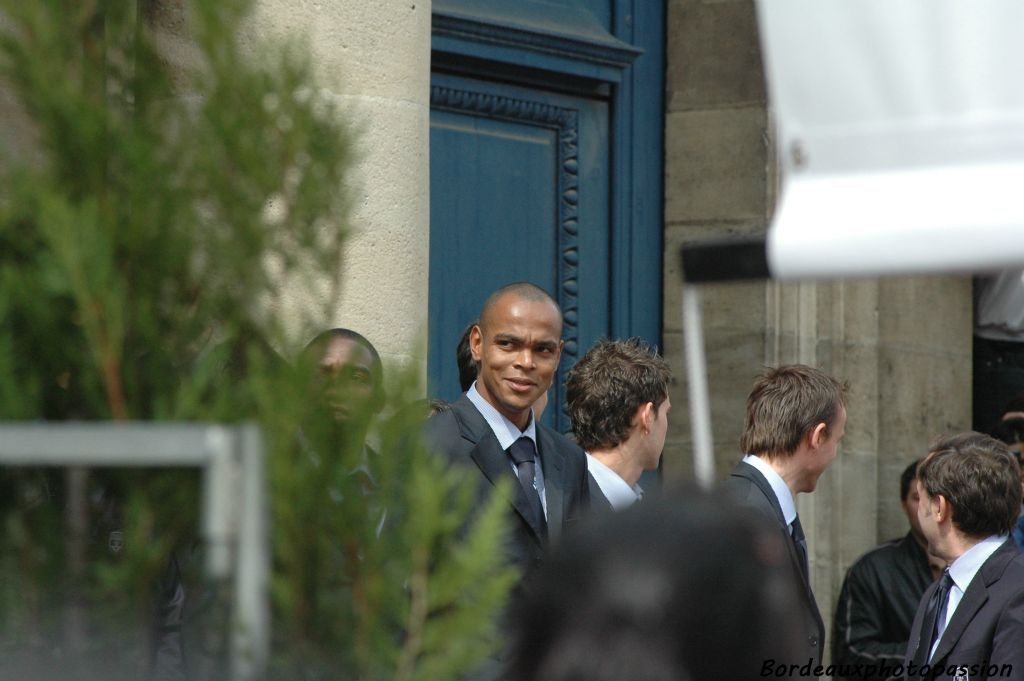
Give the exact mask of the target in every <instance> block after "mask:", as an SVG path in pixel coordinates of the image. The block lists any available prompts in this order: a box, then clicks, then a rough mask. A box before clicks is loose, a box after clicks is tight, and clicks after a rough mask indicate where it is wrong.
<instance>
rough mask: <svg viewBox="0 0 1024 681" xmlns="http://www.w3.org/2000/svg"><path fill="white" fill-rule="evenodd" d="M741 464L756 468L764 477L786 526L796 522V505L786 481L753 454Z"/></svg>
mask: <svg viewBox="0 0 1024 681" xmlns="http://www.w3.org/2000/svg"><path fill="white" fill-rule="evenodd" d="M743 463H749V464H750V465H751V466H753V467H754V468H756V469H757V470H759V471H760V472H761V475H763V476H764V478H765V480H767V481H768V484H769V485H771V487H772V491H773V492H775V498H776V499H778V500H779V506H781V507H782V517H783V518H784V519H785V521H786V524H787V525H791V524H792V523H793V521H794V520H796V504H795V503H793V493H792V492H790V491H789V486H788V485H787V484H786V481H785V480H783V479H782V476H781V475H779V474H778V473H776V472H775V469H774V468H772V467H771V464H769V463H768V462H767V461H765V460H764V459H762V458H761V457H759V456H754V455H753V454H747V455H746V456H744V457H743Z"/></svg>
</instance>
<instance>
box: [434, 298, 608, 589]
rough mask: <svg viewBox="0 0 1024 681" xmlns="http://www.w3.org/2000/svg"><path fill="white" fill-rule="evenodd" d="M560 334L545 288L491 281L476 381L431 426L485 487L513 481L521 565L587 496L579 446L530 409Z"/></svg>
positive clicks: (545, 381) (526, 566)
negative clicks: (493, 288)
mask: <svg viewBox="0 0 1024 681" xmlns="http://www.w3.org/2000/svg"><path fill="white" fill-rule="evenodd" d="M561 335H562V313H561V311H560V310H559V308H558V304H557V303H555V301H554V300H552V298H551V296H549V295H548V294H547V293H545V292H544V291H543V290H542V289H540V288H538V287H537V286H534V285H533V284H527V283H517V284H510V285H508V286H505V287H503V288H501V289H499V290H497V291H495V292H494V293H493V294H491V296H490V297H489V298H488V299H487V302H486V303H485V304H484V307H483V310H482V311H481V313H480V322H479V323H478V324H476V325H475V326H473V328H472V330H471V331H470V350H471V352H472V356H473V359H474V360H475V361H477V362H478V363H479V373H478V375H477V379H476V381H475V382H474V383H473V385H472V386H471V387H470V389H469V390H468V391H467V393H466V394H465V395H463V396H462V397H460V398H459V399H458V400H456V401H455V402H454V403H453V404H452V405H451V409H450V410H448V411H445V412H442V413H440V414H437V415H436V416H434V417H433V418H431V419H430V420H429V421H428V422H427V426H426V430H425V437H426V440H427V443H428V445H430V446H431V448H432V449H434V450H435V451H437V452H438V453H440V454H444V455H446V456H447V457H448V458H449V459H450V461H451V462H452V463H453V464H454V465H460V466H469V467H472V468H474V469H476V470H478V471H479V473H480V492H481V495H489V494H490V492H491V491H492V490H493V488H494V486H495V485H497V484H498V482H499V481H500V480H508V481H509V483H510V488H509V489H511V490H512V493H511V497H510V498H509V503H510V506H511V511H512V515H513V518H512V527H511V537H510V541H509V545H508V553H509V559H510V561H511V562H513V563H515V564H517V565H518V566H520V567H521V568H522V569H523V571H524V572H527V571H529V570H530V569H532V568H533V567H534V566H536V565H537V564H539V563H540V562H541V559H542V557H543V552H544V548H545V545H546V543H547V542H548V541H553V540H557V539H558V537H559V535H560V534H561V532H562V530H563V528H565V527H566V526H567V525H569V524H571V523H572V522H573V521H575V520H576V519H577V518H578V517H579V516H580V515H581V514H582V513H583V512H584V510H585V508H586V506H587V503H588V500H589V491H588V488H587V465H586V458H585V457H584V454H583V450H581V449H580V448H579V447H578V446H577V445H576V444H574V443H573V442H571V441H570V440H568V439H567V438H566V437H564V436H563V435H561V434H559V433H557V432H555V431H554V430H552V429H550V428H548V427H546V426H544V425H543V424H541V423H539V422H538V421H537V419H536V418H534V415H533V410H532V407H533V405H534V403H535V402H536V401H537V400H538V398H540V397H541V396H542V395H543V394H544V393H545V391H547V389H548V388H549V387H550V386H551V381H552V378H553V377H554V373H555V369H557V368H558V360H559V357H560V356H561V352H562V344H563V343H562V340H561Z"/></svg>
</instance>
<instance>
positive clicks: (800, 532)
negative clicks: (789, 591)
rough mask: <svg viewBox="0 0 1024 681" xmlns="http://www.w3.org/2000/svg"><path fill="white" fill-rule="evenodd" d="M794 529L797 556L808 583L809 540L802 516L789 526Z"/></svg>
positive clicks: (794, 519)
mask: <svg viewBox="0 0 1024 681" xmlns="http://www.w3.org/2000/svg"><path fill="white" fill-rule="evenodd" d="M789 526H790V527H791V528H793V531H792V536H793V545H794V546H796V555H798V556H800V569H801V570H803V573H804V581H805V582H806V581H808V576H807V573H808V572H809V568H808V566H807V539H806V538H805V537H804V528H803V526H802V525H800V516H797V517H795V518H793V522H791V523H790V524H789Z"/></svg>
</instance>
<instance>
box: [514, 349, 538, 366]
mask: <svg viewBox="0 0 1024 681" xmlns="http://www.w3.org/2000/svg"><path fill="white" fill-rule="evenodd" d="M534 364H535V362H534V354H533V351H532V350H530V348H523V349H522V350H520V351H519V352H518V353H516V366H521V367H523V368H526V369H532V368H533V367H534Z"/></svg>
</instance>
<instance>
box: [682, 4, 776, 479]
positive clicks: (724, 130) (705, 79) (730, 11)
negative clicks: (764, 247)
mask: <svg viewBox="0 0 1024 681" xmlns="http://www.w3.org/2000/svg"><path fill="white" fill-rule="evenodd" d="M667 21H668V29H667V35H668V46H667V48H668V49H667V59H668V64H667V72H666V89H667V92H666V107H667V111H666V117H665V164H666V165H665V240H664V244H665V261H664V273H665V280H664V314H663V330H664V331H663V344H664V346H665V347H664V351H665V354H666V356H667V358H668V359H669V361H670V362H671V364H672V366H673V368H674V370H675V375H676V379H677V380H676V384H675V385H674V386H673V388H672V392H671V397H672V403H673V405H675V406H674V408H673V409H672V419H671V420H670V422H669V436H668V440H667V442H666V447H665V456H664V459H663V469H664V474H665V477H666V478H667V479H669V480H679V479H691V478H692V477H693V458H692V445H691V439H690V422H689V413H688V406H687V399H686V394H687V392H686V391H687V385H686V376H685V372H684V370H683V365H684V360H683V340H682V318H681V314H682V313H681V309H680V308H681V299H680V290H681V289H680V272H679V258H678V252H679V246H680V244H682V243H683V242H685V241H689V240H699V239H704V238H708V237H720V236H725V235H736V234H751V233H759V232H763V231H764V229H765V224H766V216H767V213H768V205H767V202H768V197H769V177H768V168H769V166H770V160H769V149H770V146H769V144H768V139H767V137H766V134H765V129H766V109H765V89H764V78H763V76H762V75H761V58H760V49H759V47H758V42H757V40H758V38H757V25H756V20H755V16H754V6H753V3H752V2H750V1H749V0H726V1H724V2H723V1H716V2H703V1H701V0H669V2H668V7H667ZM702 295H703V299H704V305H703V313H704V325H705V340H706V343H707V348H708V354H707V356H708V364H709V366H708V371H709V380H710V388H711V417H712V427H713V438H714V446H715V455H716V470H717V471H718V473H719V475H721V474H722V472H723V471H727V470H729V469H731V468H732V466H733V465H734V464H735V463H736V461H738V460H739V435H740V431H741V429H742V427H743V404H744V400H745V398H746V395H747V393H748V392H749V390H750V384H751V381H752V378H753V375H754V373H755V372H756V370H757V368H758V367H759V366H760V364H761V362H762V360H763V357H764V343H765V340H764V338H765V316H764V315H765V304H764V300H765V284H764V283H761V282H758V283H750V284H727V285H716V286H706V287H704V288H703V289H702Z"/></svg>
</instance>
